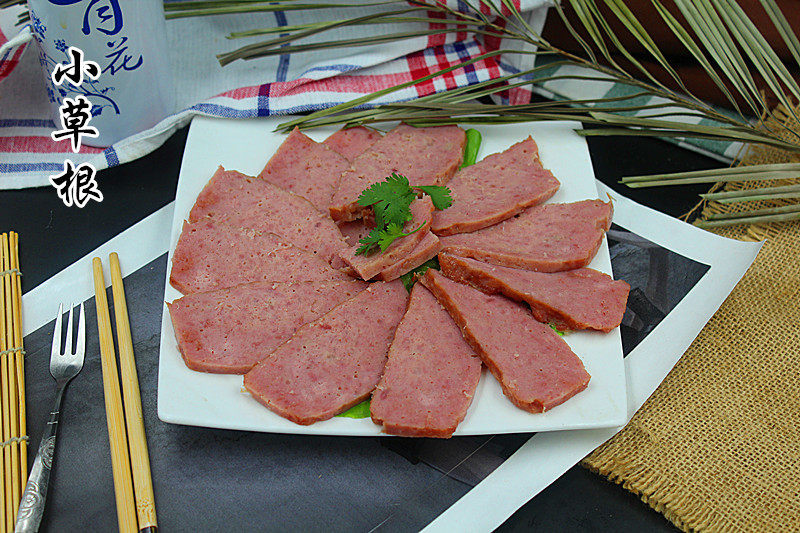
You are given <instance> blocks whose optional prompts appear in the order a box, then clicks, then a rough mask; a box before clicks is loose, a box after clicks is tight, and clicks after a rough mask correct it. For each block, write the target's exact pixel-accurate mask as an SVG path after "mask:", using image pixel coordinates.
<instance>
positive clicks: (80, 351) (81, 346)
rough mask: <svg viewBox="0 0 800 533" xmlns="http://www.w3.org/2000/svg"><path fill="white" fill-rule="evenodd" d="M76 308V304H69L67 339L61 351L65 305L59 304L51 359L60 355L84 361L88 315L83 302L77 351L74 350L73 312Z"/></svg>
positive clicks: (79, 319) (79, 320) (79, 318)
mask: <svg viewBox="0 0 800 533" xmlns="http://www.w3.org/2000/svg"><path fill="white" fill-rule="evenodd" d="M74 309H75V305H74V304H70V306H69V316H68V317H67V331H66V339H65V341H64V344H65V346H64V351H63V352H62V351H61V335H63V333H62V331H61V319H62V317H63V315H64V305H63V304H59V306H58V316H57V317H56V325H55V327H54V328H53V348H52V350H51V351H50V361H51V362H52V361H53V359H54V358H55V357H59V356H64V357H66V356H72V357H74V358H75V359H76V362H78V359H79V360H80V362H83V357H84V354H85V352H86V315H85V313H84V310H83V302H81V305H80V316H79V317H78V338H77V341H76V346H75V352H73V351H72V336H73V332H72V312H73V310H74Z"/></svg>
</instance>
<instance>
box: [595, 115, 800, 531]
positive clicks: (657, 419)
mask: <svg viewBox="0 0 800 533" xmlns="http://www.w3.org/2000/svg"><path fill="white" fill-rule="evenodd" d="M784 120H786V117H784ZM795 126H797V124H795ZM790 160H795V161H800V158H798V157H797V156H794V158H793V159H792V158H790V157H788V156H787V155H786V154H785V153H782V152H778V151H776V150H763V149H762V150H753V151H751V153H749V154H748V155H747V156H746V157H745V158H744V161H743V164H758V163H777V162H786V161H790ZM787 183H791V182H787ZM794 183H798V180H794ZM759 186H762V187H763V186H764V184H763V182H762V183H753V184H751V185H748V186H747V188H755V187H759ZM726 188H729V189H736V188H742V186H741V185H729V186H728V187H726ZM785 203H789V202H783V204H785ZM734 205H736V204H734ZM770 205H782V204H781V203H779V202H773V203H769V204H767V203H764V202H762V203H760V204H758V205H754V203H750V205H749V206H747V208H748V209H755V208H760V207H768V206H770ZM734 209H740V210H741V209H743V208H741V207H735V208H734ZM729 210H731V208H730V207H726V206H725V205H723V204H710V205H707V206H705V207H704V210H703V213H704V214H707V213H713V212H725V211H729ZM714 231H715V233H718V234H719V235H724V236H726V237H731V238H737V239H746V240H761V239H764V238H766V239H767V240H766V243H765V244H764V246H763V248H762V249H761V252H760V253H759V255H758V257H757V258H756V260H755V262H754V263H753V265H752V266H751V268H750V269H749V270H748V272H747V273H746V274H745V276H744V277H743V278H742V280H741V282H740V283H739V284H738V285H737V286H736V288H735V289H734V290H733V292H732V293H731V294H730V296H729V297H728V299H727V300H726V301H725V302H724V303H723V305H722V307H720V309H719V311H717V313H716V314H715V315H714V316H713V317H712V318H711V320H710V321H709V323H708V324H707V325H706V327H705V328H704V329H703V331H702V332H701V333H700V335H699V336H698V337H697V339H696V340H695V341H694V343H692V345H691V346H690V347H689V350H688V351H687V352H686V353H685V354H684V355H683V357H682V358H681V360H680V361H679V362H678V364H677V365H676V366H675V368H674V369H673V370H672V372H670V374H669V375H668V376H667V378H666V379H665V380H664V382H663V383H662V384H661V385H660V386H659V387H658V389H657V390H656V391H655V393H654V394H653V395H652V396H651V397H650V399H649V400H648V401H647V402H646V403H645V404H644V406H643V407H642V408H641V409H640V410H639V411H638V412H637V413H636V415H635V416H634V417H633V419H632V420H631V421H630V423H629V424H628V425H627V427H625V429H624V430H623V431H621V432H620V433H619V434H617V435H616V436H615V437H614V438H613V439H611V440H610V441H608V442H607V443H605V444H604V445H603V446H601V447H600V448H598V449H597V450H595V451H594V452H593V453H592V454H591V455H589V456H588V457H586V458H585V459H584V461H583V465H584V466H586V467H587V468H589V469H591V470H593V471H595V472H597V473H599V474H601V475H604V476H607V477H608V478H609V479H610V480H612V481H615V482H617V483H620V484H622V485H623V487H625V488H626V489H628V490H630V491H632V492H634V493H636V494H638V495H640V496H641V498H642V500H643V501H645V502H646V503H648V504H649V505H650V506H651V507H653V508H654V509H655V510H657V511H659V512H661V513H663V514H664V515H665V516H666V517H667V519H669V520H670V521H671V522H672V523H673V524H675V525H676V526H677V527H679V528H681V529H683V530H684V531H695V530H699V531H758V532H766V531H780V532H786V531H800V222H797V221H795V222H789V223H783V224H780V225H778V224H774V225H764V226H759V227H753V226H751V227H732V228H724V229H715V230H714Z"/></svg>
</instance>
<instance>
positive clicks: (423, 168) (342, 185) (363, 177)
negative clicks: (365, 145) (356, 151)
mask: <svg viewBox="0 0 800 533" xmlns="http://www.w3.org/2000/svg"><path fill="white" fill-rule="evenodd" d="M465 142H466V134H465V133H464V130H462V129H461V128H459V127H457V126H439V127H432V128H413V127H411V126H408V125H407V124H400V125H399V126H397V127H396V128H394V129H393V130H391V131H390V132H389V133H387V134H386V135H385V136H383V137H382V138H381V139H379V140H378V141H377V142H376V143H375V144H373V145H372V147H371V148H370V149H369V150H367V151H366V152H364V153H363V154H361V155H359V156H358V157H356V158H355V159H354V160H353V162H352V166H351V168H350V169H349V170H347V171H345V172H343V173H342V175H341V177H340V178H339V184H338V186H337V189H336V191H335V192H334V193H333V198H332V200H331V206H330V213H331V216H332V217H333V219H334V220H336V221H337V222H344V221H347V220H355V219H357V218H361V217H362V216H363V214H364V211H365V210H366V209H367V208H365V207H363V206H360V205H358V204H357V203H356V201H357V200H358V197H359V195H360V194H361V192H362V191H363V190H364V189H366V188H368V187H369V186H370V185H372V184H373V183H376V182H378V181H382V180H384V179H385V178H387V177H388V176H390V175H391V174H392V173H393V172H396V173H398V174H402V175H403V176H405V177H407V178H408V181H409V183H411V185H443V184H444V183H446V182H447V181H448V180H449V179H450V178H452V177H453V174H454V173H455V171H456V170H457V169H458V166H459V165H460V164H461V160H462V158H463V152H464V143H465Z"/></svg>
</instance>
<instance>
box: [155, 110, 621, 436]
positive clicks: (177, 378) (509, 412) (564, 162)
mask: <svg viewBox="0 0 800 533" xmlns="http://www.w3.org/2000/svg"><path fill="white" fill-rule="evenodd" d="M285 120H287V118H286V117H274V118H264V119H253V120H246V121H243V120H224V119H217V118H207V117H198V118H195V119H194V121H193V122H192V125H191V129H190V131H189V137H188V140H187V142H186V150H185V151H184V154H183V163H182V165H181V172H180V178H179V180H178V191H177V196H176V199H175V216H174V220H173V222H172V228H171V232H172V234H171V240H170V250H169V263H168V265H167V283H166V289H165V291H164V300H165V301H169V302H171V301H173V300H175V299H176V298H180V297H181V294H180V293H179V292H178V291H177V290H175V289H174V288H173V287H172V286H171V285H170V284H169V272H170V269H171V267H172V253H173V251H174V250H175V244H176V243H177V241H178V236H179V235H180V231H181V225H182V224H183V221H184V219H186V218H188V216H189V211H190V210H191V208H192V205H193V204H194V202H195V199H196V198H197V195H198V194H199V193H200V191H201V190H202V189H203V187H204V186H205V184H206V183H207V182H208V180H209V179H210V178H211V175H212V174H213V173H214V171H215V170H216V169H217V166H218V165H222V166H223V167H225V168H226V169H231V170H238V171H240V172H243V173H245V174H249V175H251V176H255V175H258V174H259V173H260V172H261V170H262V169H263V168H264V165H265V164H266V162H267V160H268V159H269V158H270V156H271V155H272V154H273V153H274V152H275V150H276V149H277V148H278V146H279V145H280V144H281V143H282V142H283V140H284V139H285V137H286V135H285V134H280V133H275V132H274V131H273V130H274V129H275V126H276V125H277V124H278V123H280V122H283V121H285ZM474 127H475V128H476V129H478V130H480V132H481V133H482V134H483V144H482V145H481V149H480V154H479V156H480V157H481V158H483V157H485V156H486V155H488V154H492V153H495V152H500V151H502V150H505V149H506V148H508V147H509V146H511V145H512V144H514V143H516V142H518V141H520V140H522V139H524V138H526V137H527V136H528V135H532V136H533V138H534V140H535V141H536V143H537V144H538V145H539V151H540V157H541V160H542V163H543V164H544V166H545V167H547V168H549V169H550V170H551V171H552V172H553V174H554V175H555V176H556V177H557V178H558V179H559V181H561V188H560V189H559V191H558V192H557V193H556V194H555V196H553V198H551V199H550V202H572V201H577V200H584V199H587V198H597V189H596V188H595V183H594V173H593V171H592V162H591V159H590V158H589V151H588V148H587V146H586V142H585V141H584V139H583V138H582V137H580V136H579V135H577V134H576V133H575V132H574V131H573V130H574V129H575V128H579V127H580V125H579V124H577V123H570V122H549V123H532V124H519V125H508V126H474ZM333 131H334V129H317V130H312V131H311V132H310V133H309V136H310V137H312V138H313V139H314V140H317V141H321V140H323V139H324V138H325V137H327V136H328V135H329V134H331V133H332V132H333ZM589 266H591V267H592V268H595V269H597V270H600V271H602V272H606V273H609V274H610V273H611V260H610V258H609V254H608V246H607V244H606V243H605V241H604V242H603V245H602V246H601V247H600V251H599V252H598V253H597V256H596V257H595V258H594V260H593V261H592V263H591V264H590V265H589ZM564 339H565V340H566V341H567V343H568V344H569V345H570V347H571V348H572V350H573V351H574V352H575V353H576V354H577V355H578V357H580V358H581V360H582V361H583V363H584V365H585V366H586V370H587V371H588V372H589V374H590V375H591V376H592V379H591V381H590V382H589V386H588V388H587V389H586V390H584V391H583V392H581V393H580V394H578V395H577V396H575V397H573V398H571V399H570V400H568V401H567V402H565V403H564V404H562V405H559V406H558V407H555V408H554V409H553V410H552V411H548V412H546V413H541V414H531V413H527V412H525V411H522V410H521V409H518V408H517V407H515V406H514V405H512V404H511V402H510V401H508V400H507V399H506V398H505V396H503V393H502V391H501V389H500V385H499V383H497V381H496V380H495V379H494V377H493V376H492V375H491V374H490V373H489V372H487V371H485V370H484V374H483V377H482V378H481V381H480V384H479V385H478V388H477V390H476V392H475V398H474V400H473V402H472V405H471V407H470V408H469V411H468V412H467V416H466V418H465V419H464V421H463V422H462V423H461V425H459V427H458V430H457V431H456V433H455V434H456V435H481V434H495V433H518V432H533V431H556V430H565V429H586V428H602V427H613V426H620V425H622V424H624V423H625V420H626V416H627V400H626V395H625V367H624V364H623V360H622V343H621V339H620V333H619V328H617V329H615V330H614V331H612V332H611V333H608V334H603V333H597V332H583V331H582V332H574V333H569V334H568V335H566V336H565V337H564ZM158 370H159V371H158V416H159V418H160V419H161V420H163V421H164V422H171V423H175V424H186V425H193V426H205V427H214V428H226V429H238V430H251V431H265V432H271V433H300V434H309V435H347V436H353V435H361V436H376V435H381V434H382V433H381V431H380V427H379V426H377V425H375V424H374V423H373V422H372V420H370V419H369V418H365V419H360V420H355V419H351V418H344V417H334V418H333V419H331V420H325V421H323V422H317V423H315V424H312V425H310V426H300V425H297V424H294V423H292V422H289V421H288V420H286V419H284V418H281V417H280V416H278V415H276V414H274V413H273V412H272V411H269V410H268V409H267V408H265V407H263V406H262V405H261V404H260V403H258V402H257V401H255V400H254V399H253V398H251V397H250V395H249V394H247V393H246V392H245V391H244V389H243V387H242V376H237V375H221V374H206V373H202V372H194V371H192V370H189V369H188V368H187V367H186V365H184V363H183V359H182V358H181V354H180V352H179V351H178V347H177V343H176V341H175V334H174V332H173V329H172V322H171V321H170V318H169V312H168V311H167V309H166V306H164V313H163V320H162V325H161V354H160V362H159V369H158Z"/></svg>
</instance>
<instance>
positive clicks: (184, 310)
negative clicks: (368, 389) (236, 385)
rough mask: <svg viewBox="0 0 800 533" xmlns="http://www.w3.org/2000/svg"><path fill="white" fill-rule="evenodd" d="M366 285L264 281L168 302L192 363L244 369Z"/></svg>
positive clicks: (183, 350) (220, 369) (214, 369)
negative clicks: (301, 327) (304, 325)
mask: <svg viewBox="0 0 800 533" xmlns="http://www.w3.org/2000/svg"><path fill="white" fill-rule="evenodd" d="M365 288H366V284H365V283H363V282H360V281H356V280H353V281H313V282H299V283H273V282H269V281H266V282H265V281H261V282H256V283H247V284H244V285H237V286H236V287H231V288H228V289H222V290H218V291H211V292H198V293H195V294H189V295H187V296H184V297H182V298H178V299H177V300H175V301H174V302H172V303H170V304H167V306H168V307H169V314H170V317H171V318H172V325H173V327H174V329H175V338H176V339H177V340H178V349H179V350H180V352H181V355H183V360H184V361H185V362H186V366H188V367H189V368H191V369H192V370H197V371H200V372H215V373H222V374H244V373H245V372H247V371H248V370H250V369H251V368H252V367H253V365H254V364H256V363H257V362H258V361H259V360H260V359H263V358H264V357H266V356H267V355H268V354H270V353H272V351H274V350H275V348H277V347H278V346H280V345H281V344H283V343H284V342H286V341H287V340H289V338H290V337H291V336H292V335H294V333H295V331H297V329H298V328H299V327H300V326H302V325H303V324H306V323H308V322H311V321H312V320H315V319H316V318H318V317H320V316H321V315H323V314H325V313H327V312H328V311H330V310H331V309H332V308H333V307H335V306H336V305H338V304H340V303H342V302H343V301H344V300H347V299H348V298H352V297H353V296H355V295H356V294H358V293H359V292H361V291H362V290H364V289H365Z"/></svg>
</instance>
